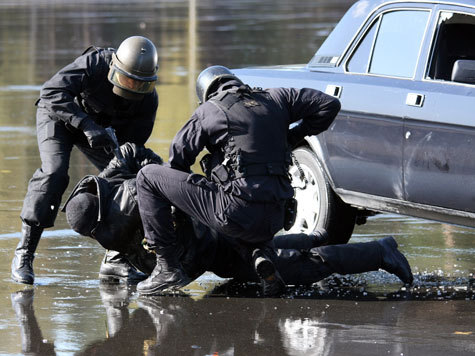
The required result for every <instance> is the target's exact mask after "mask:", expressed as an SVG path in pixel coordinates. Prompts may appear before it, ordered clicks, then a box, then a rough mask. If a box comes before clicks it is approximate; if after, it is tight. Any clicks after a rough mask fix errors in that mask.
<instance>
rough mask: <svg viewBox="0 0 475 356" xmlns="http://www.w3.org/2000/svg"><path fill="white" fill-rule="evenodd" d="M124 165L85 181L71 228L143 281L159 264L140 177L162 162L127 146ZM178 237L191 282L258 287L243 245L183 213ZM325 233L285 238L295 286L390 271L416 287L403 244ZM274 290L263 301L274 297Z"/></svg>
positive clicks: (282, 250) (283, 260)
mask: <svg viewBox="0 0 475 356" xmlns="http://www.w3.org/2000/svg"><path fill="white" fill-rule="evenodd" d="M121 152H122V155H123V156H124V160H123V161H119V160H118V159H117V158H114V159H113V160H112V161H111V162H110V163H109V165H108V167H107V168H106V169H105V170H104V171H103V172H101V173H100V174H99V176H86V177H84V178H83V179H82V180H81V181H80V182H79V183H78V184H77V185H76V187H75V188H74V189H73V191H72V193H71V195H70V197H69V198H68V200H67V201H66V203H65V206H64V210H65V212H66V217H67V221H68V222H69V224H70V226H71V228H72V229H73V230H75V231H76V232H78V233H80V234H82V235H85V236H90V237H92V238H94V239H95V240H97V241H98V242H99V243H100V244H101V245H102V246H103V247H104V248H107V249H113V250H117V251H121V253H123V254H124V255H125V256H126V257H127V258H128V259H129V261H130V262H131V263H132V264H133V265H134V266H135V267H136V268H138V269H139V270H141V271H142V272H143V273H145V274H147V275H149V274H150V273H152V271H153V269H154V268H155V263H156V258H155V255H154V254H153V253H151V252H148V251H147V250H145V249H144V248H143V246H142V240H143V237H144V232H143V229H142V224H141V221H140V215H139V212H138V207H137V196H136V195H137V193H136V189H135V185H136V179H135V177H136V173H137V172H138V171H139V169H140V168H142V167H144V166H146V165H148V164H151V163H156V164H160V163H161V159H160V157H158V156H157V155H155V154H154V153H153V152H152V151H151V150H149V149H146V148H144V147H137V146H136V145H134V144H129V143H127V144H124V145H122V147H121ZM173 226H174V232H175V234H176V236H177V243H178V244H179V245H180V253H179V255H178V256H179V257H178V259H179V262H180V264H181V265H182V267H183V269H184V271H185V273H186V274H187V276H189V277H190V278H191V279H195V278H197V277H199V276H200V275H201V274H202V273H204V272H205V271H209V272H213V273H215V274H216V275H218V276H219V277H222V278H234V279H236V280H239V281H243V282H248V281H250V282H258V281H259V277H258V275H257V274H256V271H255V269H254V268H253V266H252V264H251V260H252V256H251V253H250V251H249V250H248V249H246V248H243V246H242V245H240V244H239V242H238V240H237V239H234V238H231V237H228V236H225V235H223V234H219V233H217V232H216V231H213V230H211V229H210V228H208V227H207V226H205V225H203V224H201V223H199V222H198V221H196V220H192V219H190V218H189V217H187V216H186V215H184V214H182V213H180V212H179V211H176V210H175V211H174V214H173ZM325 235H326V234H325V231H323V230H318V231H315V232H314V233H312V234H309V235H307V234H289V235H279V236H276V237H275V238H274V241H275V247H276V248H278V249H277V257H276V259H275V264H276V266H277V269H278V270H279V271H280V272H281V275H282V279H283V280H284V282H285V284H288V285H308V284H312V283H315V282H317V281H319V280H321V279H323V278H325V277H328V276H329V275H330V274H332V273H340V274H352V273H362V272H367V271H374V270H378V269H379V268H382V269H384V270H386V271H388V272H389V273H394V274H396V275H397V276H398V277H399V278H400V279H401V280H402V281H403V282H404V283H412V279H413V277H412V273H411V269H410V267H409V264H408V262H407V260H406V258H405V257H404V256H403V255H402V254H401V253H400V252H399V251H398V250H397V244H396V241H395V240H394V239H393V238H392V237H386V238H383V239H379V240H376V241H371V242H366V243H354V244H346V245H331V246H319V245H321V244H322V243H324V242H325V241H326V238H325V237H326V236H325ZM267 286H268V284H264V285H263V288H264V289H263V291H262V293H263V295H264V296H268V295H270V292H269V291H268V290H266V287H267Z"/></svg>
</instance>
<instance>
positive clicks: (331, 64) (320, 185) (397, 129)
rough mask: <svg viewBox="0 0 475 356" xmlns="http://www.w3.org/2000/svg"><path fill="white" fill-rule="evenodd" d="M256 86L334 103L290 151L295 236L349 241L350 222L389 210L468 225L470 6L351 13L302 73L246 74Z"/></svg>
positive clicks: (472, 188) (473, 71)
mask: <svg viewBox="0 0 475 356" xmlns="http://www.w3.org/2000/svg"><path fill="white" fill-rule="evenodd" d="M235 73H236V74H237V75H238V76H239V77H240V78H241V79H242V80H243V81H244V82H246V83H248V84H250V85H251V86H257V87H277V86H283V87H312V88H316V89H319V90H322V91H324V92H326V93H329V94H331V95H334V96H336V97H338V98H340V100H341V103H342V110H341V112H340V113H339V115H338V117H337V118H336V120H335V122H334V123H333V124H332V126H331V127H330V128H329V129H328V131H326V132H324V133H323V134H321V135H319V136H318V137H308V138H307V141H306V143H305V145H303V146H302V147H300V148H298V149H296V151H295V152H294V153H295V155H296V157H297V160H298V161H299V162H300V166H301V170H303V171H304V174H305V176H306V181H304V180H303V179H301V175H300V174H299V173H298V172H299V171H298V170H297V168H294V169H293V172H294V177H295V179H294V184H295V187H296V196H297V199H298V201H299V209H298V217H297V222H296V225H295V226H294V230H302V231H306V230H309V229H312V228H313V227H314V226H316V225H319V226H325V227H327V228H328V229H329V230H330V231H333V232H334V236H336V237H337V239H336V240H334V241H335V242H336V241H346V240H347V239H348V238H349V236H350V235H351V232H352V231H353V228H354V224H355V220H356V221H358V220H360V221H364V217H365V216H367V215H369V214H371V213H372V212H395V213H399V214H405V215H410V216H416V217H421V218H427V219H433V220H439V221H445V222H449V223H454V224H461V225H466V226H475V158H474V152H475V116H474V114H475V85H474V84H475V3H474V2H473V1H471V0H470V1H469V0H465V1H450V0H445V1H429V0H428V1H415V0H414V1H399V0H395V1H387V0H386V1H383V0H364V1H359V2H357V3H355V4H354V5H353V6H352V7H351V8H350V9H349V10H348V12H347V13H346V14H345V16H344V17H343V18H342V20H341V21H340V22H339V24H338V25H337V26H336V27H335V29H334V30H333V32H332V33H331V34H330V35H329V37H328V38H327V39H326V41H325V42H324V43H323V45H322V46H321V47H320V49H319V50H318V51H317V52H316V54H315V56H314V57H313V58H312V59H311V60H310V62H309V63H308V64H307V65H297V66H278V67H263V68H245V69H239V70H236V71H235Z"/></svg>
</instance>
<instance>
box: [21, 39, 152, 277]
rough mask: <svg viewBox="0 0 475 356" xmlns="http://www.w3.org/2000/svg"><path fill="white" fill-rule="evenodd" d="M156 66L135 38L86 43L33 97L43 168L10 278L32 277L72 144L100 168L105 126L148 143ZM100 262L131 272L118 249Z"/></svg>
mask: <svg viewBox="0 0 475 356" xmlns="http://www.w3.org/2000/svg"><path fill="white" fill-rule="evenodd" d="M157 72H158V55H157V50H156V48H155V46H154V44H153V43H152V42H151V41H150V40H149V39H147V38H145V37H141V36H133V37H129V38H127V39H125V40H124V41H123V42H122V43H121V44H120V46H119V47H118V49H117V50H115V49H112V48H97V47H90V48H88V49H87V50H86V51H85V52H84V53H83V54H82V55H81V56H80V57H78V58H76V60H75V61H74V62H72V63H70V64H69V65H67V66H66V67H64V68H63V69H61V70H60V71H59V72H57V73H56V74H55V75H54V76H53V77H52V78H51V79H49V80H48V81H47V82H45V83H44V85H43V86H42V88H41V92H40V98H39V100H38V101H37V103H36V105H37V116H36V119H37V120H36V123H37V137H38V146H39V151H40V156H41V168H39V169H38V170H36V172H35V173H34V175H33V177H32V178H31V180H30V182H29V185H28V192H27V194H26V197H25V200H24V203H23V209H22V212H21V219H22V235H21V239H20V242H19V244H18V246H17V248H16V250H15V256H14V258H13V261H12V278H13V280H15V281H17V282H20V283H27V284H32V283H33V281H34V273H33V259H34V253H35V250H36V248H37V245H38V242H39V240H40V238H41V234H42V232H43V229H44V228H48V227H52V226H53V225H54V221H55V219H56V215H57V212H58V208H59V205H60V203H61V197H62V195H63V193H64V191H65V189H66V187H67V186H68V182H69V176H68V168H69V159H70V154H71V150H72V148H73V146H76V147H77V148H78V149H79V150H80V151H82V152H83V153H84V154H85V155H86V156H87V158H88V159H89V160H90V161H91V162H92V163H93V164H94V165H95V166H96V167H97V168H98V169H99V170H102V169H103V168H105V167H106V166H107V164H108V162H109V161H110V160H111V159H112V157H113V155H112V150H110V149H109V148H110V147H111V146H112V144H113V141H112V139H111V137H110V136H109V134H108V133H107V131H106V130H105V128H106V127H112V128H113V129H115V132H116V135H117V138H118V141H119V143H124V142H133V143H136V144H138V145H143V144H144V143H145V142H146V141H147V139H148V138H149V136H150V134H151V132H152V129H153V125H154V121H155V115H156V110H157V107H158V95H157V93H156V91H155V83H156V81H157ZM103 262H111V263H109V264H107V263H103V266H104V273H115V272H117V271H119V272H120V273H121V274H124V275H126V276H128V274H129V273H130V274H134V271H133V270H132V269H131V268H129V267H128V265H127V261H126V260H123V259H122V258H121V256H120V255H117V254H114V256H106V259H105V260H104V261H103ZM112 262H115V264H114V263H112ZM115 267H117V268H116V269H114V268H115ZM102 270H103V268H102V267H101V271H102ZM128 277H130V276H128ZM137 277H140V276H137Z"/></svg>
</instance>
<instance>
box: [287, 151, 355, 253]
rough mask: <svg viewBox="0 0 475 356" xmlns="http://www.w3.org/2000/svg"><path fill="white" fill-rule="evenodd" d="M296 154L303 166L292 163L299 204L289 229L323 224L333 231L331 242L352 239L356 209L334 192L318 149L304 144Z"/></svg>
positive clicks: (306, 230)
mask: <svg viewBox="0 0 475 356" xmlns="http://www.w3.org/2000/svg"><path fill="white" fill-rule="evenodd" d="M293 154H294V156H295V158H296V160H297V162H298V163H299V166H300V169H299V168H298V166H297V165H296V164H295V162H294V164H293V165H292V166H291V167H290V174H291V176H292V186H293V187H294V190H295V199H296V200H297V202H298V206H297V217H296V219H295V224H294V226H293V227H292V228H291V229H290V230H289V231H287V233H301V232H304V233H309V232H311V231H313V230H314V229H315V227H322V228H324V229H326V230H327V231H328V233H329V236H330V241H329V244H341V243H346V242H348V240H349V239H350V237H351V234H352V233H353V229H354V227H355V220H356V209H355V208H353V207H351V206H349V205H348V204H346V203H344V202H343V201H342V200H341V199H340V198H339V197H338V196H337V195H336V194H335V193H334V192H333V190H332V188H331V186H330V184H329V183H328V179H327V178H326V174H325V172H324V170H323V168H322V166H321V165H320V162H319V161H318V159H317V156H316V155H315V153H313V152H312V151H311V150H310V149H308V148H303V147H301V148H297V149H296V150H294V151H293ZM302 174H303V176H302ZM304 177H305V178H304Z"/></svg>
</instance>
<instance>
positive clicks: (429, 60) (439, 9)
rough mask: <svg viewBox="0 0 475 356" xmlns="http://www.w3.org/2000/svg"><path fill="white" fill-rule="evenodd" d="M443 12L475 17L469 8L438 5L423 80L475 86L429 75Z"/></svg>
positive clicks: (442, 83) (441, 83)
mask: <svg viewBox="0 0 475 356" xmlns="http://www.w3.org/2000/svg"><path fill="white" fill-rule="evenodd" d="M443 12H451V13H454V14H459V15H470V16H473V17H474V18H475V12H469V11H468V10H467V11H463V10H462V9H454V8H450V7H447V8H445V7H440V6H439V7H437V9H435V14H434V24H433V26H432V33H431V38H430V43H429V53H428V55H427V58H426V62H425V65H424V69H423V74H422V78H421V81H423V82H426V83H437V84H439V85H457V86H469V87H474V86H475V84H470V83H460V82H454V81H451V80H442V79H432V78H429V77H428V76H429V71H430V66H431V64H432V60H433V58H434V46H435V43H436V42H437V31H438V28H439V19H440V16H441V15H442V13H443Z"/></svg>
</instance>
